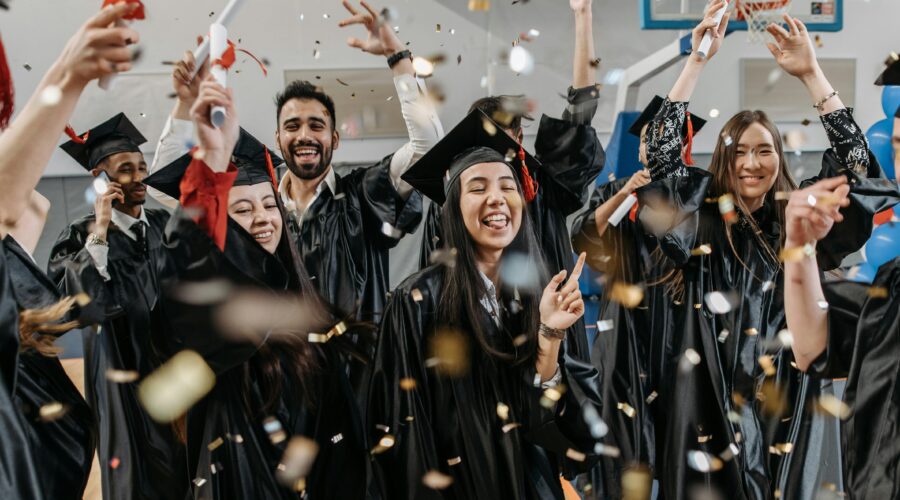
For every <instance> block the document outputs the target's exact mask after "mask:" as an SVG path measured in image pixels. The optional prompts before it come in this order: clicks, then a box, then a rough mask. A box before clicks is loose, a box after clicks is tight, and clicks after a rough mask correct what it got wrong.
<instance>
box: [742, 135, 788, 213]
mask: <svg viewBox="0 0 900 500" xmlns="http://www.w3.org/2000/svg"><path fill="white" fill-rule="evenodd" d="M780 163H781V162H780V159H779V154H778V152H777V150H776V147H775V138H774V137H772V133H771V132H769V130H768V129H767V128H766V127H764V126H763V125H762V124H760V123H759V122H755V123H752V124H750V125H749V126H748V127H747V129H746V130H745V131H744V133H743V134H741V136H740V138H739V139H738V143H737V147H736V149H735V158H734V173H735V176H736V180H737V188H738V189H737V191H738V193H739V194H740V196H741V198H742V199H743V200H744V203H745V204H746V205H747V207H749V208H750V210H751V211H753V210H756V209H758V208H759V207H761V206H762V204H763V201H764V200H765V196H766V194H767V193H768V192H769V190H771V189H772V186H774V185H775V180H776V179H777V178H778V172H779V169H780V168H781V164H780Z"/></svg>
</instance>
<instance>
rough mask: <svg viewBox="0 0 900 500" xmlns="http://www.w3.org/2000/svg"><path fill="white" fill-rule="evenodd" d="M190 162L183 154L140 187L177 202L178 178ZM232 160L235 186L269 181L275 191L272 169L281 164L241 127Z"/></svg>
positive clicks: (189, 155)
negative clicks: (234, 169) (157, 192)
mask: <svg viewBox="0 0 900 500" xmlns="http://www.w3.org/2000/svg"><path fill="white" fill-rule="evenodd" d="M192 160H193V156H191V154H190V153H187V154H185V155H183V156H181V157H180V158H178V159H177V160H175V161H173V162H172V163H169V164H168V165H166V166H165V167H163V168H161V169H159V170H158V171H156V172H154V173H153V175H151V176H149V177H147V178H146V179H144V184H146V185H148V186H150V187H152V188H154V189H158V190H159V191H161V192H163V193H165V194H167V195H169V196H171V197H172V198H175V199H176V200H177V199H179V198H180V197H181V178H182V177H184V173H185V171H187V168H188V165H190V164H191V161H192ZM232 161H233V162H234V165H235V167H237V169H238V175H237V177H236V178H235V179H234V185H235V186H252V185H254V184H261V183H263V182H271V183H272V184H273V188H274V189H275V190H276V191H277V189H278V186H277V185H276V179H275V167H277V166H279V165H281V164H282V163H284V161H283V160H282V159H281V158H280V157H279V156H278V155H276V154H275V153H273V152H272V151H270V150H269V148H267V147H266V146H265V145H264V144H263V143H261V142H259V140H258V139H257V138H256V137H253V136H252V135H250V133H249V132H247V131H246V130H244V129H243V128H242V129H241V135H240V137H239V138H238V142H237V144H236V145H235V147H234V153H232Z"/></svg>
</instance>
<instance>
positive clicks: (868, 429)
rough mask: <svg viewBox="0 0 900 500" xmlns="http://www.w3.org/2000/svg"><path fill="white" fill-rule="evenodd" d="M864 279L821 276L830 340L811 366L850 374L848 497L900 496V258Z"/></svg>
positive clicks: (825, 373)
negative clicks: (877, 290) (865, 281)
mask: <svg viewBox="0 0 900 500" xmlns="http://www.w3.org/2000/svg"><path fill="white" fill-rule="evenodd" d="M872 286H874V287H878V288H881V289H884V291H886V292H887V296H886V297H885V296H880V295H879V294H872V293H871V290H872V288H871V287H870V286H869V285H865V284H861V283H854V282H849V281H836V282H831V283H823V287H822V288H823V291H824V292H825V299H826V301H827V302H828V343H827V347H826V351H825V352H824V353H822V355H821V356H820V357H819V358H818V359H817V360H816V361H815V363H813V366H812V368H811V372H813V373H816V374H818V375H819V376H822V377H828V378H837V377H847V386H846V388H845V389H844V403H845V404H846V405H847V406H848V407H849V408H850V416H849V418H847V419H846V420H845V421H843V422H842V423H841V450H842V451H843V454H844V461H843V472H844V489H845V491H846V493H847V494H848V495H849V497H850V498H852V499H853V500H875V499H881V498H900V468H898V466H900V449H898V447H897V443H900V426H898V410H897V382H898V381H900V370H898V364H897V360H898V359H900V355H898V352H900V259H894V260H893V261H891V262H888V263H886V264H884V265H882V266H881V267H880V268H879V269H878V273H877V275H876V276H875V280H874V282H873V284H872Z"/></svg>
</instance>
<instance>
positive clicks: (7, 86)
mask: <svg viewBox="0 0 900 500" xmlns="http://www.w3.org/2000/svg"><path fill="white" fill-rule="evenodd" d="M15 105H16V94H15V89H14V88H13V81H12V75H11V74H10V73H9V64H7V62H6V50H5V49H4V48H3V40H0V130H3V129H5V128H6V127H7V126H8V125H9V119H10V118H12V115H13V110H14V108H15Z"/></svg>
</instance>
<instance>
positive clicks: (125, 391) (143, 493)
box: [48, 113, 190, 498]
mask: <svg viewBox="0 0 900 500" xmlns="http://www.w3.org/2000/svg"><path fill="white" fill-rule="evenodd" d="M69 135H70V136H71V137H72V139H71V140H70V141H68V142H66V143H64V144H63V145H62V146H61V148H62V149H63V150H64V151H66V152H67V153H68V154H69V155H71V156H72V157H73V158H74V159H75V160H76V161H78V163H79V164H80V165H81V166H82V167H84V168H85V169H86V170H87V171H89V172H91V174H92V175H94V176H95V177H97V176H101V175H102V176H105V177H106V178H107V179H108V180H109V182H108V183H107V187H106V191H105V192H104V193H102V194H98V195H97V198H96V201H95V202H94V213H92V214H89V215H86V216H84V217H81V218H80V219H78V220H76V221H75V222H73V223H72V224H70V225H69V226H68V227H67V228H66V229H65V230H64V231H63V232H62V233H61V234H60V236H59V238H57V241H56V243H55V244H54V246H53V250H52V251H51V255H50V263H49V265H48V269H49V270H48V274H49V276H50V278H51V279H52V280H53V281H54V282H55V283H57V284H58V286H59V287H60V289H61V290H62V291H63V293H65V294H67V295H76V294H78V293H86V294H87V295H88V297H90V298H91V300H92V302H93V303H94V306H95V307H99V308H102V309H103V313H102V315H103V317H102V322H100V326H99V330H98V331H99V333H98V332H95V331H85V332H84V352H85V378H86V384H85V385H86V392H87V396H88V397H87V399H88V401H89V402H90V404H91V407H92V408H93V409H94V412H95V416H96V419H97V422H98V425H99V427H100V442H99V446H98V455H99V461H100V464H101V472H102V479H103V494H104V497H106V498H160V497H167V498H168V497H173V496H180V495H183V494H184V493H185V492H186V491H187V489H188V487H189V485H190V478H189V477H187V475H186V471H187V464H186V462H185V456H184V445H183V443H182V442H181V438H180V437H179V436H178V432H176V429H175V428H174V427H173V426H170V425H163V424H157V423H156V422H153V421H152V420H151V419H150V418H149V416H148V415H147V413H146V411H145V410H144V409H143V408H142V407H141V405H140V403H139V402H138V399H137V387H136V386H135V385H133V384H130V383H119V382H117V381H115V380H112V379H110V377H108V375H107V374H108V372H109V371H110V370H120V371H128V372H137V374H138V375H139V376H141V377H143V376H146V375H147V374H149V373H150V372H152V371H153V370H154V369H156V368H157V367H158V366H159V365H160V364H161V363H162V362H163V361H164V360H165V357H164V355H163V352H164V351H163V345H164V344H163V343H164V342H165V340H166V338H167V336H168V333H167V332H165V331H164V328H163V324H164V322H163V312H162V311H161V310H160V308H159V307H158V304H159V294H160V281H161V280H162V279H164V278H165V277H166V276H167V274H168V273H170V272H171V269H172V266H171V263H170V261H169V260H168V259H167V257H166V252H165V249H164V248H163V244H162V243H163V241H162V240H163V231H164V229H165V226H166V222H167V221H168V220H169V213H168V212H167V211H166V210H162V209H145V208H144V207H143V205H144V202H145V200H146V192H147V189H146V187H145V186H144V184H143V180H144V178H145V177H146V176H147V164H146V163H145V162H144V155H143V154H142V153H141V151H140V148H139V146H140V145H141V144H142V143H144V142H146V139H144V137H143V136H142V135H141V134H140V132H138V130H137V128H135V126H134V124H132V123H131V121H130V120H129V119H128V118H127V117H126V116H125V115H124V114H123V113H119V114H117V115H115V116H113V117H112V118H110V119H109V120H107V121H106V122H104V123H102V124H100V125H98V126H96V127H94V128H92V129H91V130H89V131H88V132H86V133H85V134H83V135H81V136H78V135H75V134H74V132H72V131H71V130H70V133H69Z"/></svg>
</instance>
